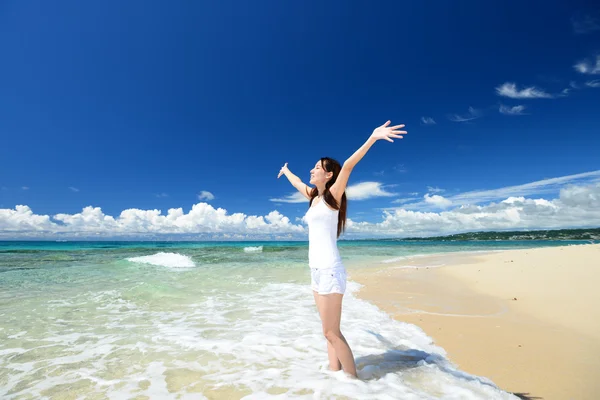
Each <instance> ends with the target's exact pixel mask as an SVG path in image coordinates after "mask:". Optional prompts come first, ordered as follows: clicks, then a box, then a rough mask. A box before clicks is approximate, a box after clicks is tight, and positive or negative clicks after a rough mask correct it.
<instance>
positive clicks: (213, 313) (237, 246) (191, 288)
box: [0, 241, 583, 399]
mask: <svg viewBox="0 0 600 400" xmlns="http://www.w3.org/2000/svg"><path fill="white" fill-rule="evenodd" d="M581 243H583V242H576V241H572V242H565V241H560V242H549V241H547V242H541V241H538V242H533V241H524V242H515V241H507V242H431V241H423V242H414V241H411V242H403V241H398V242H387V241H340V242H339V247H340V253H341V255H342V259H343V260H344V263H345V265H346V267H347V269H348V270H349V271H350V272H351V271H352V269H353V268H368V267H369V266H377V265H381V263H385V262H389V261H390V260H397V259H401V258H403V257H411V256H415V255H423V254H433V253H448V252H458V251H490V250H492V251H493V250H502V249H515V248H531V247H541V246H559V245H568V244H581ZM307 261H308V245H307V243H306V242H200V243H198V242H107V241H103V242H31V241H27V242H25V241H24V242H0V398H2V399H40V398H52V399H54V398H56V399H66V398H69V399H131V398H137V399H148V398H149V399H221V398H222V399H238V398H245V399H266V398H277V399H283V398H302V399H315V398H322V399H325V398H350V399H399V398H402V399H495V398H498V399H508V398H515V397H513V396H512V395H510V394H508V393H505V392H502V391H501V390H499V389H498V388H496V387H495V385H494V384H493V383H492V382H491V381H489V380H488V379H486V378H484V377H478V376H473V375H470V374H467V373H465V372H463V371H461V370H460V369H458V368H457V367H456V366H454V365H453V364H452V363H450V362H449V361H448V360H447V359H446V353H445V351H444V349H442V348H440V347H438V346H435V345H433V344H432V341H431V338H430V337H428V336H427V334H426V332H423V331H422V330H421V329H420V328H418V327H416V326H414V325H410V324H406V323H402V322H398V321H394V320H393V319H391V318H390V317H389V316H388V315H387V314H385V313H384V312H383V311H381V310H379V309H378V308H377V307H375V306H374V305H372V304H370V303H368V302H366V301H364V300H361V299H359V298H357V297H355V296H354V293H356V291H357V290H358V288H359V287H360V286H359V284H358V283H356V282H352V281H350V282H349V284H348V292H347V293H346V296H345V298H344V305H343V314H342V332H343V333H344V335H345V337H346V338H347V340H348V342H349V343H350V346H351V347H352V350H353V352H354V356H355V358H356V362H357V367H358V373H359V377H360V378H361V379H360V380H351V379H348V378H347V377H346V376H345V375H344V374H343V373H342V372H331V371H328V370H327V365H328V361H327V348H326V342H325V339H324V337H323V336H322V333H321V324H320V320H319V317H318V314H317V311H316V307H315V305H314V300H313V296H312V292H311V290H310V287H309V282H310V274H309V270H308V266H307Z"/></svg>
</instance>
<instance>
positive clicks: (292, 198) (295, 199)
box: [269, 191, 308, 203]
mask: <svg viewBox="0 0 600 400" xmlns="http://www.w3.org/2000/svg"><path fill="white" fill-rule="evenodd" d="M269 201H275V202H280V203H308V199H307V198H306V197H304V196H303V195H302V193H300V192H298V191H295V192H294V193H292V194H289V195H287V196H286V197H282V198H277V199H269Z"/></svg>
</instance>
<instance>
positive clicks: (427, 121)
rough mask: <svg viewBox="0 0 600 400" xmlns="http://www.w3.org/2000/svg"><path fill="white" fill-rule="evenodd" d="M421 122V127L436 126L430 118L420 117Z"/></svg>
mask: <svg viewBox="0 0 600 400" xmlns="http://www.w3.org/2000/svg"><path fill="white" fill-rule="evenodd" d="M421 122H422V123H423V125H435V124H436V122H435V120H434V119H433V118H431V117H421Z"/></svg>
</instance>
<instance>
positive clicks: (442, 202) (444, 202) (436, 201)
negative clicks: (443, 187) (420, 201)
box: [424, 194, 452, 208]
mask: <svg viewBox="0 0 600 400" xmlns="http://www.w3.org/2000/svg"><path fill="white" fill-rule="evenodd" d="M424 199H425V202H426V203H427V204H431V205H433V206H435V207H438V208H448V207H450V205H452V201H450V200H448V199H446V198H445V197H443V196H440V195H437V194H434V195H433V196H430V195H429V194H426V195H425V196H424Z"/></svg>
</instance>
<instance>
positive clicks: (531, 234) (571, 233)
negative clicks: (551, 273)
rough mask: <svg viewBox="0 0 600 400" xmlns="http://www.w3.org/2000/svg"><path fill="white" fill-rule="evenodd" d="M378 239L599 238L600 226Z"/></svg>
mask: <svg viewBox="0 0 600 400" xmlns="http://www.w3.org/2000/svg"><path fill="white" fill-rule="evenodd" d="M380 240H402V241H408V240H418V241H424V240H432V241H433V240H436V241H440V240H452V241H459V240H600V228H595V229H558V230H546V231H510V232H469V233H458V234H456V235H448V236H435V237H427V238H403V239H380Z"/></svg>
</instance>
